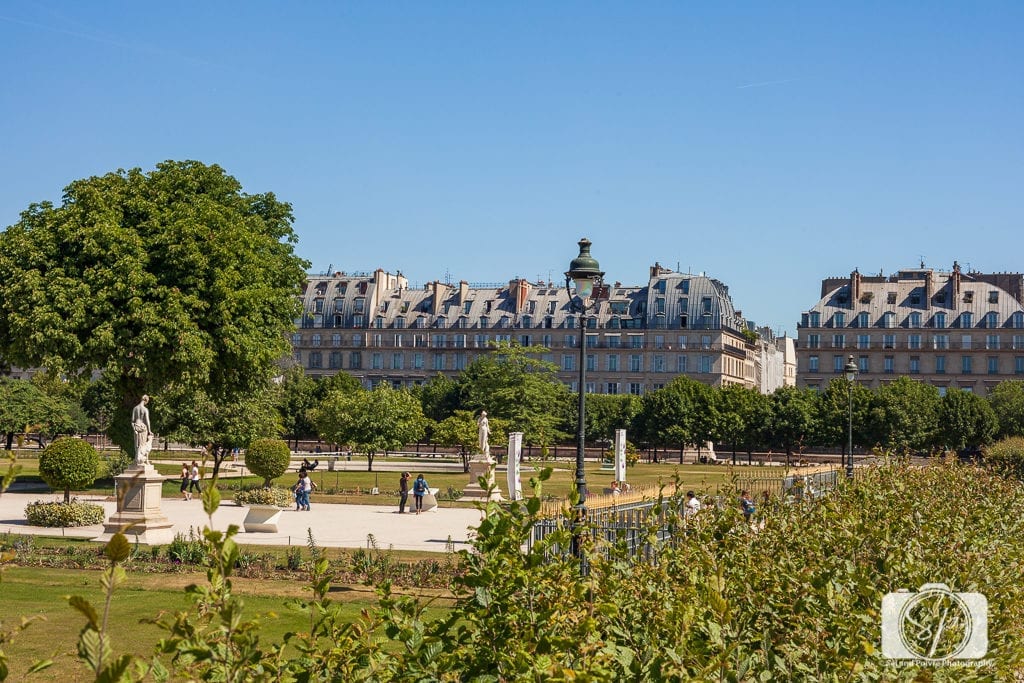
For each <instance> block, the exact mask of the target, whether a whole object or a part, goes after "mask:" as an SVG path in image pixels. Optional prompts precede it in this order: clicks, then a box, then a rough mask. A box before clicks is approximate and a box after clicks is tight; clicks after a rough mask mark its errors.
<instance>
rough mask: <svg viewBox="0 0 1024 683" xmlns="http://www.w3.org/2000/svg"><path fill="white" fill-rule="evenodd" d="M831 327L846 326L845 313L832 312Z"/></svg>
mask: <svg viewBox="0 0 1024 683" xmlns="http://www.w3.org/2000/svg"><path fill="white" fill-rule="evenodd" d="M832 327H846V314H845V313H843V312H842V311H839V312H837V313H835V314H833V316H832Z"/></svg>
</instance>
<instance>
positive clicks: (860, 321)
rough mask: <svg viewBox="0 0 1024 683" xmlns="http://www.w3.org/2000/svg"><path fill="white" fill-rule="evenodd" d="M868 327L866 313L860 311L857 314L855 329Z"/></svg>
mask: <svg viewBox="0 0 1024 683" xmlns="http://www.w3.org/2000/svg"><path fill="white" fill-rule="evenodd" d="M868 325H869V322H868V313H867V311H861V312H860V313H858V314H857V327H867V326H868Z"/></svg>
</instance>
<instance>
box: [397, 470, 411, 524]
mask: <svg viewBox="0 0 1024 683" xmlns="http://www.w3.org/2000/svg"><path fill="white" fill-rule="evenodd" d="M411 477H412V475H411V474H409V473H408V472H402V478H401V479H399V480H398V496H399V498H398V514H400V515H404V514H405V504H406V502H407V501H408V500H409V479H410V478H411Z"/></svg>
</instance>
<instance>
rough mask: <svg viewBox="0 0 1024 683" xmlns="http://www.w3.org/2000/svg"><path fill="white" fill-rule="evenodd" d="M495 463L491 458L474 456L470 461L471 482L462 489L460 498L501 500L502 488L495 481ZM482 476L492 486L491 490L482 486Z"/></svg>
mask: <svg viewBox="0 0 1024 683" xmlns="http://www.w3.org/2000/svg"><path fill="white" fill-rule="evenodd" d="M494 465H495V462H494V460H493V459H491V458H484V457H483V456H480V457H479V458H474V459H473V460H470V461H469V484H468V485H467V486H466V488H464V489H462V495H461V496H460V497H459V500H482V501H485V502H486V501H490V500H501V489H499V488H498V487H497V485H495V483H494ZM480 477H483V478H484V479H485V480H486V481H487V484H488V486H489V487H490V488H491V490H490V492H488V491H487V489H485V488H481V486H480Z"/></svg>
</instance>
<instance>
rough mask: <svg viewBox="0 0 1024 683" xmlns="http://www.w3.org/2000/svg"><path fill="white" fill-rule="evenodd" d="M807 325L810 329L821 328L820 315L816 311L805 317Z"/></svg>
mask: <svg viewBox="0 0 1024 683" xmlns="http://www.w3.org/2000/svg"><path fill="white" fill-rule="evenodd" d="M807 324H808V325H809V326H810V327H821V313H819V312H818V311H811V312H810V313H809V314H808V315H807Z"/></svg>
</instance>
